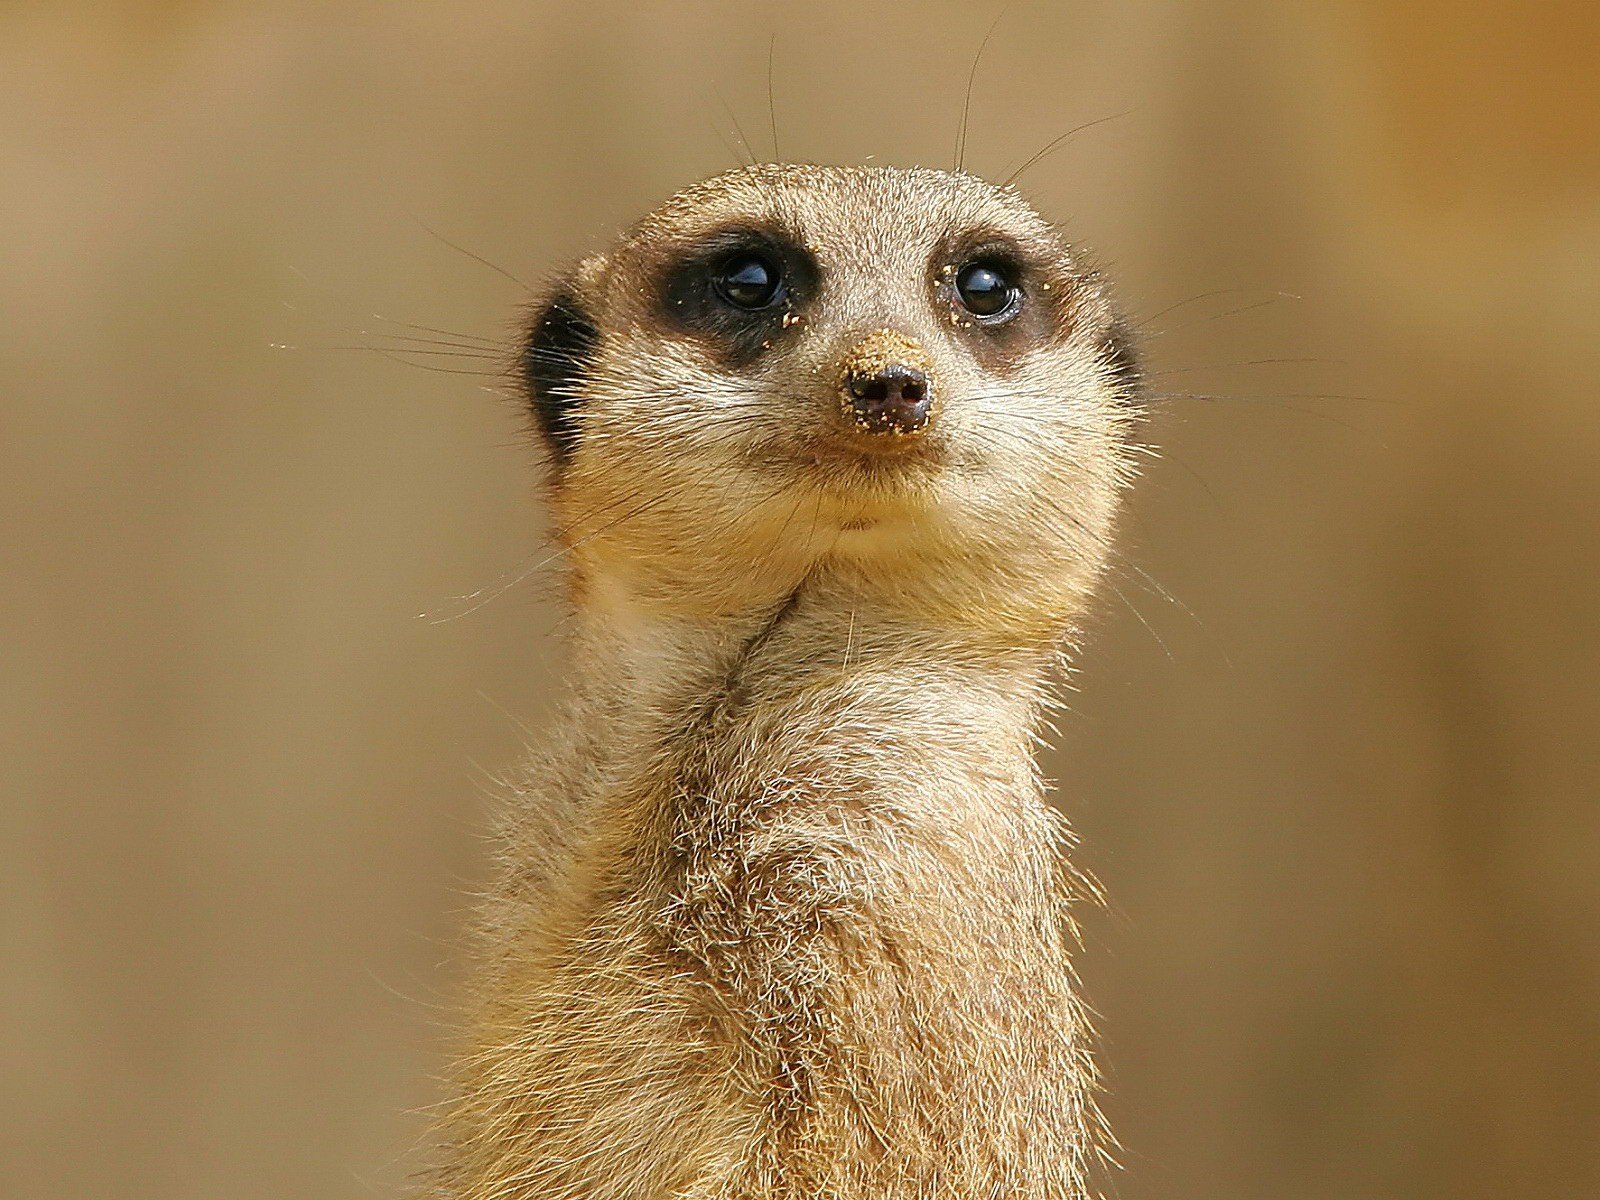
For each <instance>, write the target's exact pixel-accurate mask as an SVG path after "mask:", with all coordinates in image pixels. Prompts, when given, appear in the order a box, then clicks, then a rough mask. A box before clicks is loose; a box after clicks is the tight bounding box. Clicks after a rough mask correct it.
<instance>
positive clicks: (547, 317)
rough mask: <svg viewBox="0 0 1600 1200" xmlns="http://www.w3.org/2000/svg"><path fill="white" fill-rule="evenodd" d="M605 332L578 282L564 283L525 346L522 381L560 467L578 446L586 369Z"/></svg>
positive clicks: (539, 314) (541, 311)
mask: <svg viewBox="0 0 1600 1200" xmlns="http://www.w3.org/2000/svg"><path fill="white" fill-rule="evenodd" d="M599 339H600V332H599V330H598V329H596V328H595V325H594V322H593V320H592V319H591V318H590V317H589V314H588V313H587V311H586V310H585V308H584V306H583V302H582V301H581V300H580V299H579V297H578V289H577V285H576V281H575V280H568V281H567V282H565V283H563V284H562V285H561V286H560V287H558V288H557V289H556V291H555V294H554V295H552V296H551V298H550V299H549V300H548V301H547V302H546V303H545V305H544V307H543V308H541V309H539V310H538V312H537V313H536V314H535V317H534V321H533V325H532V328H530V329H529V331H528V339H527V341H526V342H525V343H524V344H523V347H522V382H523V386H524V387H525V388H526V389H527V392H528V404H529V406H530V407H531V408H532V409H533V415H534V418H535V419H536V420H537V421H538V424H539V431H540V432H541V433H543V434H544V438H545V441H546V443H548V444H549V446H550V454H551V456H552V458H553V459H554V461H555V463H556V465H557V466H560V465H562V464H564V463H565V462H566V461H567V460H568V459H570V458H571V457H572V454H573V451H575V450H576V449H577V447H578V412H579V409H580V408H581V407H582V405H583V373H584V371H585V370H587V369H588V366H589V362H590V360H591V359H592V358H593V357H594V349H595V344H596V343H597V342H598V341H599Z"/></svg>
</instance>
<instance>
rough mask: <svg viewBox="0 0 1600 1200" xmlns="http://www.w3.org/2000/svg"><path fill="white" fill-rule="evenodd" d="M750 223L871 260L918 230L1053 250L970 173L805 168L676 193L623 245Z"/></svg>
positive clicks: (643, 246)
mask: <svg viewBox="0 0 1600 1200" xmlns="http://www.w3.org/2000/svg"><path fill="white" fill-rule="evenodd" d="M752 220H753V221H770V222H773V223H774V224H781V225H784V226H787V227H788V228H789V229H791V230H792V231H793V232H794V233H795V234H797V235H800V236H803V237H804V238H805V239H806V240H807V241H808V242H809V243H810V244H811V245H813V246H815V247H817V248H818V249H822V250H832V251H834V252H835V253H839V254H843V253H846V252H849V251H851V250H856V251H860V252H866V253H872V254H875V255H876V256H878V257H880V258H881V256H882V253H883V252H884V251H885V250H892V249H894V248H896V247H899V246H903V245H905V244H906V243H907V242H908V241H914V240H915V239H916V236H917V235H918V234H919V233H922V234H937V233H940V232H946V231H949V230H950V229H952V228H954V229H959V228H962V227H973V228H985V227H988V228H993V229H994V230H996V231H997V232H1004V233H1006V234H1009V235H1011V236H1014V237H1019V238H1022V239H1025V240H1027V241H1029V242H1037V243H1040V244H1044V245H1052V246H1056V247H1057V248H1063V247H1059V246H1058V245H1057V243H1056V242H1055V238H1054V235H1053V231H1052V230H1051V228H1050V226H1049V225H1048V224H1047V223H1046V222H1045V221H1044V220H1043V219H1042V218H1041V217H1040V216H1039V215H1038V213H1036V212H1035V211H1034V210H1033V208H1032V207H1031V206H1030V205H1029V204H1028V203H1027V202H1026V201H1025V200H1023V199H1022V197H1021V196H1020V195H1018V194H1017V193H1016V192H1015V191H1013V190H1011V189H1007V188H999V187H996V186H995V185H993V184H991V183H988V182H987V181H985V180H982V179H979V178H977V177H976V176H973V175H966V174H956V173H952V172H949V171H940V170H934V169H932V168H927V167H834V166H813V165H805V164H769V165H761V166H754V167H748V168H742V169H739V170H734V171H728V172H726V173H724V174H722V175H718V176H715V177H713V178H711V179H708V180H705V181H704V182H702V183H698V184H696V185H694V186H692V187H689V188H685V189H684V190H683V191H681V192H679V193H677V194H676V195H675V196H673V197H672V198H671V199H669V200H667V201H666V203H664V204H662V205H661V206H660V207H659V208H657V209H656V210H655V211H654V212H653V213H651V214H650V215H649V216H647V217H645V218H644V219H643V220H642V221H640V222H639V223H638V224H637V225H636V226H635V227H634V229H633V230H632V232H631V236H630V237H629V239H628V240H627V242H626V243H625V247H631V248H635V249H638V250H650V249H654V248H655V247H657V246H660V245H662V244H664V243H665V244H671V243H673V242H679V241H682V240H685V239H693V238H694V237H696V236H697V235H704V234H705V233H709V232H712V231H715V230H716V229H718V228H721V227H726V226H728V225H732V224H737V223H738V222H740V221H752Z"/></svg>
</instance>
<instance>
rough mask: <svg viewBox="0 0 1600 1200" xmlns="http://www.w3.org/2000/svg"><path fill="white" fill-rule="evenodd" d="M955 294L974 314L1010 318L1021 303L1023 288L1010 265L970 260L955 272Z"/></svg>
mask: <svg viewBox="0 0 1600 1200" xmlns="http://www.w3.org/2000/svg"><path fill="white" fill-rule="evenodd" d="M956 296H957V298H958V299H960V301H961V307H963V308H965V309H966V310H967V311H968V312H969V313H971V314H972V315H973V316H975V317H980V318H984V319H987V320H989V321H1003V320H1009V319H1010V318H1011V317H1012V316H1014V315H1015V314H1016V311H1017V309H1018V308H1020V307H1021V305H1022V289H1021V288H1019V287H1018V286H1017V285H1016V284H1015V283H1013V282H1012V281H1011V276H1010V273H1009V272H1008V270H1007V268H1006V267H1004V266H1002V265H1001V264H999V263H993V262H982V261H979V262H970V263H968V264H967V265H966V266H964V267H962V268H961V270H960V271H958V272H957V273H956Z"/></svg>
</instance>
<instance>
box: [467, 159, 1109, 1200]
mask: <svg viewBox="0 0 1600 1200" xmlns="http://www.w3.org/2000/svg"><path fill="white" fill-rule="evenodd" d="M766 219H777V220H781V221H782V222H783V223H784V225H785V227H787V228H791V229H793V230H795V231H797V232H798V234H799V236H802V237H803V239H804V241H805V244H806V245H807V246H808V247H809V248H810V250H811V252H812V253H814V254H815V256H816V260H817V262H818V263H819V264H820V265H821V268H822V275H821V284H820V292H819V294H818V297H817V301H816V303H815V304H813V305H811V306H810V308H809V309H808V310H807V311H806V312H805V313H804V314H797V316H796V317H795V319H794V321H793V322H792V324H794V325H796V326H797V328H795V329H793V330H792V331H791V330H789V324H790V323H787V322H786V324H785V330H786V332H785V334H784V336H783V337H782V338H780V339H778V340H776V341H775V342H774V344H773V345H772V347H771V348H770V349H768V350H766V351H764V352H763V354H762V355H761V356H760V357H758V358H757V359H756V360H755V362H753V363H752V364H750V365H747V366H743V367H740V368H738V369H730V368H729V367H727V366H726V364H724V363H721V362H719V361H718V359H717V357H716V355H715V354H714V353H713V352H712V351H711V350H709V349H707V348H706V347H705V346H704V345H702V344H700V343H698V342H697V341H696V340H695V339H693V338H689V337H685V336H684V335H683V334H682V333H681V331H679V330H677V329H675V328H674V327H672V325H671V324H670V323H669V322H667V321H664V320H663V318H662V316H661V314H660V311H659V309H658V307H656V295H657V289H656V284H655V281H656V279H657V273H658V272H659V270H660V268H661V266H662V264H663V263H664V262H667V261H669V260H671V259H672V258H673V256H674V255H677V254H679V253H681V252H682V251H683V250H684V248H685V247H688V246H691V245H693V244H694V242H695V239H697V238H699V237H702V236H704V235H705V234H706V233H707V232H709V231H712V230H715V229H717V228H719V227H723V226H729V225H739V224H740V223H743V222H747V221H750V220H766ZM970 228H978V229H986V230H993V231H999V232H1001V233H1004V234H1005V235H1006V236H1007V237H1009V238H1011V239H1013V240H1014V241H1015V243H1016V244H1017V245H1018V246H1019V247H1021V248H1023V250H1024V251H1025V253H1026V254H1027V255H1028V256H1029V259H1030V262H1033V263H1036V264H1037V269H1036V270H1035V271H1034V272H1033V273H1032V274H1031V275H1030V279H1031V281H1032V287H1031V288H1030V289H1029V290H1028V295H1027V298H1026V302H1027V303H1029V304H1035V305H1038V306H1040V307H1039V309H1038V310H1037V312H1036V313H1035V315H1034V317H1031V318H1030V319H1034V320H1035V324H1034V325H1033V326H1030V327H1029V328H1031V329H1033V330H1034V332H1033V333H1032V334H1031V335H1030V337H1029V339H1028V340H1026V341H1025V342H1020V343H1017V342H1013V343H1008V344H1007V345H1008V346H1009V347H1010V348H1009V349H1006V350H1004V351H1003V352H1002V351H1001V350H1000V349H996V348H995V347H996V346H997V345H998V344H999V343H991V342H975V341H973V340H972V339H973V338H974V337H977V336H979V335H980V334H981V331H977V332H975V331H974V330H972V329H971V328H970V327H969V325H968V323H964V321H963V318H962V317H961V314H960V313H959V312H957V311H953V310H951V309H949V307H948V306H947V305H944V304H943V303H942V302H941V300H940V299H939V297H940V296H941V295H942V293H941V292H940V291H939V287H940V286H941V280H947V279H948V277H949V276H950V272H951V271H952V270H953V269H954V268H955V266H956V265H957V264H954V263H941V262H939V261H937V259H938V252H937V248H938V247H939V246H940V245H941V244H942V242H941V239H946V238H950V237H957V236H959V235H961V234H962V233H963V232H964V231H965V230H967V229H970ZM571 286H572V290H573V294H574V295H575V296H576V297H577V299H578V300H579V301H580V302H581V304H582V305H583V308H584V310H585V311H586V312H587V313H588V314H590V316H591V317H592V318H593V321H594V324H595V327H596V328H597V329H598V330H599V333H600V338H599V343H598V346H597V348H596V350H595V353H594V357H593V360H592V362H590V363H589V365H588V369H587V370H586V372H585V374H584V382H583V385H582V389H581V391H582V396H581V399H582V405H583V408H582V415H581V418H580V435H579V438H578V442H577V448H576V450H575V452H574V453H573V454H572V456H571V458H570V461H567V462H566V463H565V464H563V465H561V466H559V467H558V468H553V469H552V473H551V488H550V496H551V504H552V507H553V509H554V513H555V516H556V520H557V527H558V530H559V534H560V540H561V542H562V544H563V545H564V546H565V547H566V548H567V551H568V552H567V554H566V555H565V563H566V565H567V568H568V570H569V571H570V572H571V580H572V594H573V597H574V603H575V634H574V638H573V647H572V659H571V677H572V691H571V698H570V701H569V704H568V708H567V710H566V713H565V716H564V719H563V721H562V722H561V726H560V729H559V731H558V732H557V733H556V735H555V736H554V737H553V738H552V742H551V745H550V746H548V747H547V748H546V749H545V750H543V751H542V752H541V754H540V756H539V758H538V760H537V761H536V763H535V764H534V765H533V767H532V768H531V769H530V770H529V771H528V773H527V776H526V784H525V787H524V788H523V790H522V792H521V794H520V795H519V796H518V797H517V798H516V801H515V804H514V811H513V813H512V814H511V819H510V821H509V822H508V827H507V830H506V835H505V839H504V869H503V871H502V873H501V875H500V877H499V880H498V882H497V884H496V885H495V887H494V889H493V891H492V894H491V895H490V897H489V898H488V900H487V902H486V903H485V906H484V911H483V921H482V929H483V933H482V941H481V955H480V957H481V963H480V967H479V970H478V973H477V978H476V991H475V994H476V996H477V997H478V1000H477V1003H476V1004H475V1007H474V1011H473V1013H472V1015H471V1019H470V1022H469V1028H468V1039H469V1047H468V1050H467V1053H466V1054H465V1055H464V1056H463V1059H462V1062H461V1065H460V1068H459V1072H458V1086H459V1093H458V1095H459V1098H458V1101H457V1103H456V1105H455V1107H454V1109H453V1111H452V1112H451V1113H450V1114H449V1117H448V1119H447V1121H446V1124H445V1129H444V1132H445V1137H446V1141H447V1147H448V1151H447V1161H446V1163H445V1164H444V1167H443V1170H442V1172H441V1174H440V1178H439V1182H438V1191H439V1194H440V1195H445V1196H453V1197H463V1198H465V1197H471V1198H473V1200H491V1198H493V1200H533V1198H535V1197H537V1198H539V1200H578V1198H579V1197H582V1198H584V1200H610V1198H617V1200H621V1198H623V1197H650V1198H656V1197H660V1198H663V1200H665V1198H677V1200H712V1198H715V1200H800V1198H802V1197H805V1198H807V1200H812V1198H824V1197H826V1198H834V1200H868V1198H869V1197H870V1198H872V1200H911V1198H922V1197H928V1198H932V1197H940V1198H941V1200H943V1198H955V1200H990V1198H994V1197H1002V1196H1004V1197H1040V1198H1043V1197H1050V1198H1052V1200H1075V1198H1080V1197H1084V1196H1086V1195H1088V1194H1089V1190H1090V1183H1089V1176H1090V1171H1091V1166H1092V1163H1093V1160H1094V1158H1095V1156H1096V1153H1097V1149H1098V1146H1099V1144H1100V1142H1099V1135H1098V1127H1097V1119H1096V1116H1095V1110H1094V1104H1093V1089H1094V1069H1093V1065H1092V1062H1091V1057H1090V1052H1089V1048H1088V1032H1087V1028H1086V1024H1085V1020H1084V1015H1083V1008H1082V1005H1081V1004H1080V1003H1079V1001H1078V999H1077V993H1076V988H1075V984H1074V980H1073V976H1072V971H1071V967H1070V964H1069V960H1068V952H1069V949H1070V947H1071V945H1072V942H1073V926H1072V921H1071V917H1070V915H1069V912H1068V904H1069V902H1070V901H1071V899H1072V896H1073V893H1074V890H1075V889H1074V887H1073V886H1072V877H1071V875H1070V872H1069V870H1068V869H1067V868H1066V867H1065V866H1064V859H1063V857H1062V853H1061V851H1062V846H1063V843H1064V842H1065V840H1066V837H1065V832H1064V829H1063V827H1062V825H1061V824H1060V822H1059V820H1058V818H1056V817H1055V816H1054V815H1053V814H1052V813H1051V811H1050V810H1049V809H1048V808H1047V807H1046V805H1045V804H1044V802H1043V798H1042V787H1041V783H1040V780H1039V778H1038V776H1037V772H1036V769H1035V766H1034V756H1033V749H1034V743H1035V741H1036V738H1037V736H1038V732H1039V728H1040V724H1041V718H1042V713H1043V712H1044V710H1045V708H1046V706H1047V704H1048V703H1049V699H1050V697H1049V688H1048V683H1047V678H1048V676H1049V673H1050V670H1051V667H1052V665H1053V662H1054V660H1055V658H1056V656H1057V655H1058V654H1059V653H1060V651H1061V648H1062V647H1063V646H1064V645H1065V644H1066V643H1067V641H1068V639H1069V638H1070V637H1071V635H1072V633H1073V631H1074V629H1075V628H1076V626H1077V623H1078V620H1079V618H1080V617H1081V615H1082V612H1083V609H1084V606H1085V603H1086V600H1087V597H1088V596H1089V593H1090V590H1091V588H1092V586H1093V584H1094V581H1095V579H1096V577H1097V575H1098V574H1099V572H1100V571H1101V569H1102V566H1103V564H1104V561H1105V557H1106V553H1107V545H1108V540H1109V538H1110V535H1111V527H1112V521H1113V518H1114V514H1115V510H1116V507H1117V501H1118V495H1119V493H1120V491H1121V490H1122V488H1123V485H1124V484H1125V482H1126V481H1127V479H1128V477H1129V475H1130V474H1131V471H1130V467H1129V456H1130V450H1131V446H1130V436H1129V428H1130V423H1131V421H1132V418H1133V406H1132V404H1131V402H1130V397H1128V396H1127V395H1125V394H1124V389H1122V388H1120V387H1119V386H1118V384H1117V382H1116V380H1115V379H1114V378H1113V375H1112V373H1111V371H1110V369H1109V367H1108V364H1107V357H1106V355H1107V351H1106V339H1107V337H1108V332H1107V331H1108V329H1109V326H1110V323H1111V319H1112V317H1111V313H1110V309H1109V307H1108V303H1107V300H1106V298H1105V296H1104V294H1103V288H1102V286H1101V284H1100V282H1099V280H1098V278H1097V277H1096V276H1095V275H1093V274H1092V273H1091V272H1089V271H1087V270H1085V269H1084V268H1083V267H1082V266H1081V265H1080V264H1079V263H1078V262H1077V261H1076V260H1075V258H1074V256H1073V254H1072V252H1071V251H1070V250H1069V249H1068V248H1067V247H1066V246H1065V245H1064V244H1063V243H1062V242H1061V241H1060V240H1059V239H1058V238H1057V237H1056V235H1055V234H1054V232H1053V231H1052V230H1051V229H1050V228H1049V227H1048V226H1047V225H1046V224H1045V223H1044V222H1043V221H1041V220H1040V219H1039V218H1038V217H1037V216H1036V215H1034V213H1033V212H1032V210H1030V209H1029V208H1027V206H1026V205H1025V204H1023V202H1022V201H1021V200H1019V199H1018V198H1017V197H1016V196H1015V195H1014V194H1012V193H1010V192H1006V191H1001V190H998V189H995V188H993V187H990V186H989V185H987V184H984V183H982V182H980V181H978V180H975V179H972V178H970V177H967V176H955V175H948V174H945V173H942V172H935V171H901V170H891V169H888V168H875V169H844V168H821V167H789V166H785V167H763V168H756V169H752V170H749V171H740V172H734V173H732V174H730V175H727V176H723V177H721V178H718V179H715V180H712V181H710V182H708V183H705V184H702V185H699V186H698V187H694V188H691V189H689V190H687V191H686V192H684V193H682V194H680V195H679V196H677V197H674V198H673V199H672V200H670V201H668V202H667V203H666V204H665V205H664V206H663V207H662V208H661V209H660V210H658V211H657V212H656V213H654V214H653V215H651V216H650V217H648V218H647V219H646V220H645V221H643V222H642V223H641V224H640V225H639V226H638V227H637V228H636V229H635V230H633V231H632V232H631V233H630V234H628V235H627V236H625V237H624V238H623V239H622V240H621V241H620V242H619V244H618V245H617V246H616V247H615V248H614V249H612V250H611V251H610V252H608V253H607V254H605V255H603V256H600V257H597V258H595V259H592V260H590V261H588V262H586V263H584V264H582V266H581V267H580V268H579V269H578V271H577V272H576V274H575V276H574V282H573V283H572V285H571ZM1046 310H1048V312H1049V313H1051V314H1053V315H1052V316H1051V317H1050V319H1049V320H1044V319H1043V318H1038V317H1037V313H1038V312H1045V311H1046ZM884 331H888V332H887V333H885V332H884ZM875 338H876V339H877V341H873V339H875ZM895 339H899V341H898V342H896V340H895ZM886 346H887V349H886V348H885V347H886ZM892 353H898V354H899V356H900V357H901V358H904V357H905V356H907V355H910V354H920V355H921V356H922V358H921V360H920V362H922V363H924V364H925V369H927V370H928V372H929V374H930V377H931V378H932V379H933V380H934V395H935V419H934V420H933V421H932V422H931V423H930V425H929V428H928V430H927V432H926V433H925V434H922V435H919V436H917V437H916V438H913V439H904V440H905V442H906V444H905V445H902V446H898V447H896V448H894V449H892V451H891V450H885V449H884V448H883V446H882V445H880V444H877V443H871V442H870V440H869V438H868V437H867V435H864V434H863V433H862V432H861V431H860V430H855V429H852V428H851V426H850V422H849V420H848V413H847V412H844V413H841V407H840V403H839V393H838V388H839V380H840V377H841V371H842V370H843V368H844V366H845V364H846V363H847V361H850V360H851V356H852V355H856V356H857V358H858V359H859V358H860V357H861V356H863V355H865V356H871V355H873V354H877V355H879V356H880V357H881V356H883V355H888V354H892ZM1002 358H1003V361H1002ZM913 443H914V444H913Z"/></svg>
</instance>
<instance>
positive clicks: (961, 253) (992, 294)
mask: <svg viewBox="0 0 1600 1200" xmlns="http://www.w3.org/2000/svg"><path fill="white" fill-rule="evenodd" d="M929 271H930V274H931V277H932V281H933V293H934V303H935V304H936V306H937V307H938V308H939V309H940V310H941V311H942V314H943V316H942V318H941V319H942V320H944V321H947V323H948V325H949V327H951V328H952V329H953V330H954V331H955V332H956V336H957V338H958V340H960V341H961V342H962V343H963V344H964V345H965V346H966V347H967V349H968V350H969V351H970V352H971V353H972V355H973V357H974V358H976V359H977V360H978V361H979V362H980V363H981V364H982V365H983V366H984V367H985V368H986V369H988V370H992V371H998V372H1002V373H1003V372H1005V371H1007V370H1009V369H1010V368H1011V367H1012V366H1013V365H1014V364H1015V363H1016V362H1017V360H1018V359H1020V358H1021V357H1022V355H1024V354H1026V353H1027V352H1028V351H1029V350H1033V349H1035V348H1037V347H1039V346H1043V345H1049V344H1051V343H1054V342H1059V341H1060V340H1062V339H1063V338H1065V337H1066V336H1067V335H1068V333H1069V332H1070V331H1071V327H1072V324H1073V322H1072V320H1071V311H1072V302H1073V299H1074V297H1075V295H1076V294H1077V292H1078V290H1079V288H1078V281H1077V280H1076V278H1075V277H1074V276H1073V274H1072V272H1071V271H1070V269H1069V268H1068V267H1067V265H1066V263H1065V261H1064V260H1063V259H1062V256H1061V252H1060V251H1059V250H1058V249H1056V248H1054V247H1049V246H1026V245H1023V244H1020V243H1018V242H1017V241H1016V240H1015V239H1013V238H1012V237H1010V236H1009V235H1007V234H1004V233H1002V232H1000V231H998V230H989V229H973V230H968V231H967V232H965V233H964V234H962V235H960V236H955V237H951V238H947V239H946V240H945V241H944V242H942V243H941V244H940V245H939V246H937V247H936V248H935V249H934V252H933V256H932V258H931V259H930V260H929Z"/></svg>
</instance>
